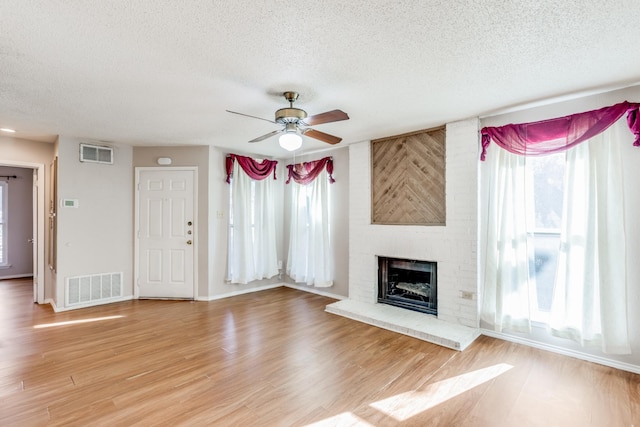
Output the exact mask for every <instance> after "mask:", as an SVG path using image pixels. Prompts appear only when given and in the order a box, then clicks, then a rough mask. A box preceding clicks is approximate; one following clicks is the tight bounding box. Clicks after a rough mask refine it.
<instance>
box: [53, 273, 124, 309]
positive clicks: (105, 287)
mask: <svg viewBox="0 0 640 427" xmlns="http://www.w3.org/2000/svg"><path fill="white" fill-rule="evenodd" d="M66 285H67V286H66V289H65V293H66V305H67V306H73V305H78V304H85V305H92V304H96V303H101V302H104V301H109V300H113V299H115V298H120V297H122V272H118V273H104V274H92V275H89V276H75V277H67V283H66Z"/></svg>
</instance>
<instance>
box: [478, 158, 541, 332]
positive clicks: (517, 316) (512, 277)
mask: <svg viewBox="0 0 640 427" xmlns="http://www.w3.org/2000/svg"><path fill="white" fill-rule="evenodd" d="M482 168H483V169H482V170H483V173H484V174H486V178H487V179H486V183H487V186H488V188H487V190H486V191H485V195H486V197H487V200H486V202H485V203H484V204H483V206H484V213H483V219H484V221H483V239H482V240H483V243H484V245H483V246H484V250H483V251H482V257H483V258H484V259H483V261H484V262H483V264H484V289H483V292H482V295H483V298H482V310H481V315H482V319H483V320H484V321H486V322H488V323H489V324H491V325H492V326H493V327H494V328H495V330H497V331H502V330H505V329H511V330H515V331H520V332H529V331H530V329H531V320H530V310H531V301H532V300H533V298H534V294H533V292H535V290H534V289H535V286H533V283H532V282H531V281H530V279H529V264H528V257H529V244H528V236H527V228H528V227H527V225H528V224H527V222H528V221H530V220H531V216H530V214H529V212H531V207H530V206H528V203H529V201H530V199H529V198H527V195H528V194H530V191H528V190H527V186H528V182H527V181H528V180H527V173H526V170H525V157H523V156H518V155H516V154H511V153H509V152H508V151H506V150H503V149H497V148H496V149H494V150H490V151H489V152H488V153H487V157H486V161H485V162H484V164H483V165H482Z"/></svg>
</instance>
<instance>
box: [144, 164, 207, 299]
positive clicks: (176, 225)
mask: <svg viewBox="0 0 640 427" xmlns="http://www.w3.org/2000/svg"><path fill="white" fill-rule="evenodd" d="M195 173H196V171H195V170H194V169H178V168H163V169H160V168H155V169H152V168H149V169H142V168H140V169H138V188H137V191H138V203H137V212H138V213H137V238H138V239H137V241H138V260H137V263H138V265H137V274H138V297H139V298H184V299H193V298H194V259H195V258H194V248H195V237H196V232H195V230H196V228H195V221H194V219H195V218H194V213H195V208H194V200H195V198H194V193H195V188H194V182H195Z"/></svg>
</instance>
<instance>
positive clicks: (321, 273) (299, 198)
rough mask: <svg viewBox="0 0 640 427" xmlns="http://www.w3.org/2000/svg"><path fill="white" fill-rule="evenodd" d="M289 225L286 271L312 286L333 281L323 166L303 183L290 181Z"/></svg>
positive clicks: (325, 178)
mask: <svg viewBox="0 0 640 427" xmlns="http://www.w3.org/2000/svg"><path fill="white" fill-rule="evenodd" d="M289 185H290V186H291V227H290V232H289V255H288V257H287V274H288V275H289V276H290V277H291V278H292V279H293V280H295V281H296V282H299V283H306V284H307V285H310V286H311V285H313V286H316V287H329V286H332V285H333V273H334V271H333V270H334V269H333V249H332V244H331V239H330V223H329V212H330V211H329V175H328V173H327V171H326V170H323V171H322V172H321V173H320V175H318V177H317V178H316V179H315V180H313V181H312V182H311V183H309V184H307V185H302V184H298V183H296V182H291V184H289Z"/></svg>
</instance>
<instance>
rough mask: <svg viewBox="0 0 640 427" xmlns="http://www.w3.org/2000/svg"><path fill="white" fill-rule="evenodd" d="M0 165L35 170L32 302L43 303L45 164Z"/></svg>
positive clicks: (15, 163)
mask: <svg viewBox="0 0 640 427" xmlns="http://www.w3.org/2000/svg"><path fill="white" fill-rule="evenodd" d="M0 166H9V167H17V168H24V169H31V170H35V171H36V173H37V175H38V180H37V181H34V182H33V198H34V199H35V200H37V202H38V203H37V204H38V205H37V206H33V207H32V211H33V224H34V225H35V228H34V229H33V236H34V243H33V244H34V245H36V247H35V248H34V259H33V302H36V303H38V304H44V303H45V299H44V271H45V270H44V263H45V256H44V248H45V245H44V236H45V230H44V224H45V221H44V217H45V206H46V204H45V202H44V193H45V184H44V181H45V165H44V164H43V163H33V162H20V161H13V160H0Z"/></svg>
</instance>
